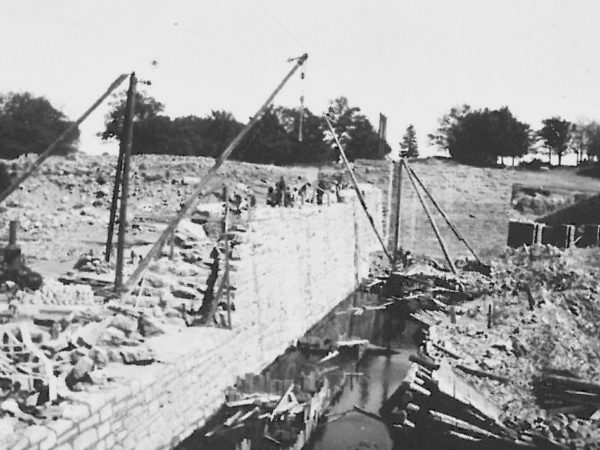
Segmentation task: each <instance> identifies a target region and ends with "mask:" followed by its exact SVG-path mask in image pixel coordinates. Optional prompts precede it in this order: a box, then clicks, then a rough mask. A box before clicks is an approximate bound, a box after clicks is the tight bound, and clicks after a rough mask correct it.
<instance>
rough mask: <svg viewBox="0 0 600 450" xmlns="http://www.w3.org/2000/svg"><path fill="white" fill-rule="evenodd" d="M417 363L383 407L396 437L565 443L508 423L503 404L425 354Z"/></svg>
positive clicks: (459, 444)
mask: <svg viewBox="0 0 600 450" xmlns="http://www.w3.org/2000/svg"><path fill="white" fill-rule="evenodd" d="M410 359H411V361H412V362H413V364H412V366H411V368H410V370H409V372H408V373H407V375H406V377H405V378H404V380H403V382H402V384H401V385H400V387H399V388H398V389H397V390H396V391H395V392H394V394H392V396H391V397H390V398H389V399H388V400H387V401H386V402H384V404H383V406H382V407H381V409H380V411H379V412H380V414H381V418H382V420H383V421H384V422H385V423H386V425H387V426H388V429H389V430H390V433H391V435H392V436H393V437H394V440H395V441H396V442H409V443H411V444H412V445H414V446H415V447H419V445H424V444H425V443H427V446H428V448H441V449H450V448H460V449H470V448H473V449H475V448H477V449H479V448H489V449H522V448H545V449H546V448H547V449H553V448H562V447H561V446H560V445H559V444H557V443H555V442H553V441H550V440H548V439H547V438H545V437H543V436H541V435H533V434H531V433H529V434H524V433H520V432H518V431H517V430H515V429H513V428H510V427H508V426H506V425H505V424H504V423H503V422H502V420H501V410H500V408H499V407H498V406H496V405H495V404H493V403H491V402H490V401H489V400H487V399H486V398H484V397H483V396H482V395H481V394H480V393H479V392H478V391H476V390H475V389H474V388H473V387H472V386H471V385H469V384H468V383H467V382H466V381H464V380H463V379H462V378H460V377H459V376H457V375H456V374H455V373H454V372H453V371H452V369H451V368H450V366H449V365H447V364H445V363H437V362H435V361H434V360H432V359H431V358H429V357H428V356H427V355H425V354H419V355H413V356H411V358H410Z"/></svg>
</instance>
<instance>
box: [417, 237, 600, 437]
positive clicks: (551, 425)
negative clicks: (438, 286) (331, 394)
mask: <svg viewBox="0 0 600 450" xmlns="http://www.w3.org/2000/svg"><path fill="white" fill-rule="evenodd" d="M582 252H583V253H582ZM582 255H583V256H582ZM598 256H599V255H598V251H597V250H593V249H589V250H576V251H565V252H561V251H560V250H558V249H556V248H553V247H548V246H534V247H524V248H519V249H516V250H514V249H511V250H508V251H507V252H506V253H505V254H504V255H503V256H502V257H501V258H499V259H498V260H497V261H495V262H494V264H493V276H492V278H491V280H490V282H489V284H488V289H487V291H482V292H481V293H480V295H478V296H477V298H476V299H475V300H473V301H470V302H466V303H463V304H462V305H461V306H459V307H456V323H452V319H451V317H450V316H449V315H446V314H442V313H439V312H429V313H424V312H420V313H417V314H415V316H416V318H417V319H418V320H421V321H422V322H425V323H427V324H428V325H429V337H428V339H429V341H430V342H431V343H432V344H434V345H433V346H431V348H430V349H431V353H432V356H434V357H435V358H436V359H439V360H443V361H444V362H446V363H448V364H449V365H450V366H451V367H453V368H454V369H455V370H456V371H457V372H458V373H460V372H462V373H464V374H465V376H466V377H467V378H468V379H469V381H470V382H471V383H472V384H473V385H474V386H475V387H476V388H477V389H478V390H479V391H480V392H482V393H484V394H485V395H486V396H487V397H488V398H489V399H490V400H491V401H492V402H493V403H495V404H497V405H500V406H501V408H502V417H503V420H504V422H505V423H507V424H508V423H510V424H512V425H514V426H516V427H520V428H522V429H529V430H534V431H536V432H540V433H542V435H544V436H545V437H547V438H550V439H553V440H555V441H557V442H559V443H563V444H567V445H568V446H569V447H571V448H600V413H596V411H597V410H600V403H599V402H598V400H597V399H596V398H595V394H594V392H596V391H593V389H594V387H595V388H596V389H598V390H599V392H600V337H599V336H600V335H599V334H598V331H599V328H598V327H600V278H598V276H597V270H598V266H597V265H596V267H590V266H589V265H585V264H582V258H587V262H588V263H589V262H590V261H595V262H597V260H598ZM467 290H468V289H467ZM553 376H554V377H556V376H559V377H560V376H563V377H564V378H565V379H566V380H567V381H564V380H563V378H559V380H561V382H560V383H562V384H560V386H561V387H560V388H557V387H556V385H555V384H554V385H552V384H549V380H552V379H554V378H552V377H553ZM548 377H550V378H548ZM540 383H542V384H543V385H544V386H545V387H546V394H544V395H543V396H541V397H540V395H539V388H540ZM565 383H566V384H565ZM585 383H588V384H589V386H591V388H590V389H592V393H591V394H590V393H588V395H587V396H586V394H585V392H584V391H583V389H576V388H575V387H577V386H581V385H582V384H583V385H584V386H588V384H585ZM573 386H575V387H573ZM548 389H552V390H553V392H554V394H552V396H551V397H552V398H553V399H555V400H556V398H557V397H558V398H560V399H562V400H561V402H557V401H554V402H548V395H547V393H548ZM536 392H537V393H538V398H536ZM582 399H583V400H582ZM541 404H543V407H542V406H541Z"/></svg>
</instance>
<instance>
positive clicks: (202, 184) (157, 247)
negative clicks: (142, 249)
mask: <svg viewBox="0 0 600 450" xmlns="http://www.w3.org/2000/svg"><path fill="white" fill-rule="evenodd" d="M306 58H308V55H307V54H306V53H305V54H304V55H302V56H301V57H300V58H299V59H298V61H297V63H296V65H295V66H294V67H293V68H292V69H291V70H290V71H289V72H288V74H287V75H286V76H285V77H284V78H283V80H282V81H281V82H280V83H279V85H278V86H277V87H276V88H275V90H274V91H273V92H272V93H271V95H269V97H268V98H267V100H266V101H265V103H263V105H262V106H261V107H260V108H259V110H258V111H257V112H256V114H255V115H254V116H253V117H252V119H250V121H249V122H248V123H247V124H246V126H245V127H244V128H243V129H242V131H240V133H239V134H238V135H237V136H236V137H235V138H234V139H233V141H231V143H230V144H229V145H228V146H227V148H226V149H225V150H223V153H221V155H220V156H219V157H218V158H217V160H216V161H215V164H214V165H213V166H212V167H211V168H210V169H209V170H208V172H206V174H205V175H204V176H203V177H202V178H201V179H200V181H199V182H198V184H197V185H196V187H195V188H194V191H193V192H192V193H191V194H190V196H189V197H188V198H187V199H186V201H185V202H184V204H183V206H182V207H181V209H180V210H179V212H178V213H177V215H176V216H175V218H174V219H173V220H172V221H171V223H170V224H169V225H168V226H167V228H166V229H165V230H164V231H163V232H162V234H161V235H160V237H159V238H158V240H157V241H156V242H155V243H154V245H153V246H152V248H151V249H150V251H149V252H148V253H147V254H146V256H145V257H144V259H143V260H142V261H141V262H140V264H139V265H138V267H137V268H136V269H135V271H134V272H133V273H132V274H131V277H129V279H128V280H127V282H126V283H125V284H124V285H123V289H122V295H126V294H127V293H128V292H129V291H130V290H131V289H133V287H134V286H135V285H136V284H137V282H138V281H139V280H140V278H141V276H142V273H143V272H144V271H145V270H146V268H147V267H148V265H149V264H150V261H152V260H153V259H154V258H157V257H158V256H159V255H160V251H161V250H162V248H163V246H164V245H165V243H166V242H167V239H168V237H169V235H170V234H171V233H172V232H173V230H175V229H176V228H177V226H178V225H179V222H181V220H182V219H183V218H184V217H185V216H186V215H187V214H188V213H189V211H190V210H191V209H192V208H193V207H194V206H196V204H197V203H198V199H199V197H200V195H201V194H203V193H204V192H205V190H206V185H207V184H208V182H209V181H210V180H211V179H212V178H213V176H214V175H215V173H216V172H217V170H219V168H220V167H221V166H222V165H223V163H224V162H225V160H226V159H227V158H229V156H230V155H231V153H232V152H233V151H234V150H235V149H236V148H237V147H238V145H239V144H240V142H241V141H242V140H243V139H244V137H246V135H247V134H248V132H249V131H250V129H251V128H252V127H253V126H254V125H255V124H256V122H258V120H259V119H260V118H261V116H262V114H263V113H264V111H265V110H266V109H267V108H268V106H269V105H270V104H271V103H272V102H273V99H274V98H275V96H276V95H277V94H278V93H279V91H281V89H283V86H284V85H285V84H286V83H287V82H288V80H289V79H290V78H291V77H292V75H293V74H294V73H295V72H296V70H298V67H300V66H301V65H302V64H303V63H304V61H305V60H306Z"/></svg>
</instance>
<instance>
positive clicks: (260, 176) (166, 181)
mask: <svg viewBox="0 0 600 450" xmlns="http://www.w3.org/2000/svg"><path fill="white" fill-rule="evenodd" d="M33 159H34V156H33V155H29V156H27V157H23V158H20V159H18V160H16V161H6V163H7V165H8V167H9V169H10V170H12V171H13V172H16V173H18V172H20V171H21V170H23V169H24V167H26V166H27V165H28V164H30V163H31V161H33ZM213 164H214V160H213V159H211V158H202V157H171V156H163V155H143V156H142V155H140V156H134V157H133V159H132V164H131V178H130V195H129V209H128V223H129V225H130V227H129V232H128V244H129V245H130V246H133V248H135V247H136V246H140V245H144V244H147V243H152V242H154V241H155V240H156V238H157V237H158V234H159V233H160V231H161V230H162V229H163V228H164V227H165V226H166V224H167V223H168V221H169V219H170V218H172V217H173V216H174V215H175V212H176V211H178V210H179V209H180V206H181V203H182V202H183V201H185V199H186V198H187V197H188V196H189V195H190V194H191V192H192V191H193V188H194V184H195V182H196V181H197V179H198V178H199V177H201V176H202V175H204V174H205V173H206V172H207V170H208V169H209V168H210V167H211V166H212V165H213ZM115 171H116V156H108V155H100V156H90V155H85V154H77V155H75V156H74V157H70V158H61V157H51V158H49V159H48V161H46V163H44V165H43V166H42V167H41V169H40V170H39V173H38V174H36V175H34V176H32V177H30V178H29V179H28V180H27V181H26V182H25V183H24V184H23V185H22V187H21V188H20V189H19V190H18V191H17V192H15V193H13V194H12V195H11V196H10V197H9V198H8V199H7V200H6V201H5V202H4V203H3V204H2V205H0V211H1V212H2V214H1V218H0V230H2V231H1V232H0V236H1V237H2V239H3V240H4V241H6V240H7V238H8V222H9V221H10V220H18V221H19V226H20V230H19V243H20V245H21V246H22V247H23V250H24V254H25V255H26V256H27V257H28V260H29V261H30V262H31V263H32V265H33V267H34V268H35V269H37V270H39V271H41V272H42V273H45V274H52V275H58V274H61V273H63V272H64V271H65V270H66V269H68V268H71V267H72V265H73V264H74V263H75V261H76V260H77V258H78V257H79V255H80V254H82V253H89V252H90V251H91V252H93V253H95V254H96V255H99V254H101V253H102V252H103V251H104V243H105V241H106V234H107V225H108V218H109V209H110V203H111V198H112V192H113V183H114V174H115ZM317 172H318V170H317V169H316V168H310V167H309V168H303V167H289V168H282V167H277V166H270V165H258V164H248V163H239V162H229V161H228V162H225V164H224V165H223V166H222V167H221V169H220V170H219V173H218V176H217V177H215V178H214V179H213V181H212V183H211V189H209V190H208V193H207V194H206V195H204V196H203V197H202V198H201V202H202V203H212V202H219V201H221V194H222V188H223V185H224V184H226V185H227V186H228V187H229V188H230V189H234V188H235V187H236V186H237V185H238V184H239V183H241V184H243V185H245V186H248V187H249V188H250V189H251V191H253V192H254V194H255V195H256V197H257V201H258V202H259V203H260V204H263V203H264V199H265V196H266V193H267V189H268V187H269V186H272V185H274V183H275V182H276V181H278V180H279V178H280V177H281V176H284V177H285V179H286V181H287V182H288V183H291V184H300V183H302V182H304V181H306V180H311V181H314V180H316V178H317Z"/></svg>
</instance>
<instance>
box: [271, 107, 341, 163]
mask: <svg viewBox="0 0 600 450" xmlns="http://www.w3.org/2000/svg"><path fill="white" fill-rule="evenodd" d="M275 111H276V114H277V117H278V118H279V122H280V123H281V125H282V126H283V127H284V128H285V130H286V132H287V133H288V135H289V136H290V139H291V141H292V159H291V161H290V163H296V164H311V163H323V162H326V161H334V160H335V159H336V158H337V152H334V151H333V149H332V148H331V147H330V146H329V145H327V143H326V142H325V134H324V132H323V118H321V117H319V116H316V115H315V114H313V113H312V112H311V111H310V110H309V109H308V108H304V110H303V112H302V114H303V119H302V140H300V113H299V111H298V110H297V109H291V108H285V107H282V106H279V107H277V108H275Z"/></svg>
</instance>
